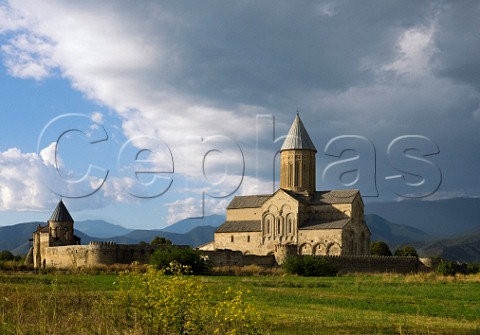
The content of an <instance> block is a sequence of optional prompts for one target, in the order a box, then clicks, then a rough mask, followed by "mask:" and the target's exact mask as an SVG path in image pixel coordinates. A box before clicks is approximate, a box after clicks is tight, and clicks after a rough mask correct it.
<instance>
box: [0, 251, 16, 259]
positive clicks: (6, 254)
mask: <svg viewBox="0 0 480 335" xmlns="http://www.w3.org/2000/svg"><path fill="white" fill-rule="evenodd" d="M13 260H15V256H14V255H13V254H12V253H11V252H10V251H8V250H2V251H0V261H13Z"/></svg>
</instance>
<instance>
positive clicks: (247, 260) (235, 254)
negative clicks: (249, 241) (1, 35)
mask: <svg viewBox="0 0 480 335" xmlns="http://www.w3.org/2000/svg"><path fill="white" fill-rule="evenodd" d="M202 254H204V255H205V256H207V257H208V260H209V262H210V264H211V265H212V266H230V265H238V266H245V265H259V266H275V265H276V262H275V256H274V255H268V256H258V255H244V254H242V252H241V251H233V250H215V251H202Z"/></svg>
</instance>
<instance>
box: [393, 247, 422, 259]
mask: <svg viewBox="0 0 480 335" xmlns="http://www.w3.org/2000/svg"><path fill="white" fill-rule="evenodd" d="M395 256H414V257H418V253H417V250H415V248H414V247H412V246H409V245H406V246H404V247H402V248H397V250H395Z"/></svg>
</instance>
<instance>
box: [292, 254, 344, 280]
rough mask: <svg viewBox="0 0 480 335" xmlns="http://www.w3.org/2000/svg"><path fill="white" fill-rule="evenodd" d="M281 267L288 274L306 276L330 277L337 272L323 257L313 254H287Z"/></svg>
mask: <svg viewBox="0 0 480 335" xmlns="http://www.w3.org/2000/svg"><path fill="white" fill-rule="evenodd" d="M283 267H284V268H285V270H286V271H287V273H289V274H296V275H299V276H307V277H309V276H316V277H331V276H335V275H336V274H337V273H338V269H337V268H335V267H334V266H333V265H331V264H330V263H328V262H327V261H326V260H325V259H324V258H321V257H314V256H288V257H287V258H286V259H285V262H284V264H283Z"/></svg>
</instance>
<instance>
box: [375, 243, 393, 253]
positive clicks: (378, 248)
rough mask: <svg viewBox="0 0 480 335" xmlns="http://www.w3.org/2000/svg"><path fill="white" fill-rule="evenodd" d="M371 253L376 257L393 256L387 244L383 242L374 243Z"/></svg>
mask: <svg viewBox="0 0 480 335" xmlns="http://www.w3.org/2000/svg"><path fill="white" fill-rule="evenodd" d="M370 253H371V254H372V255H374V256H392V252H391V251H390V248H389V247H388V245H387V243H385V242H383V241H376V242H373V243H372V247H371V249H370Z"/></svg>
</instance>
